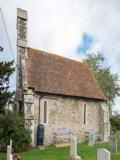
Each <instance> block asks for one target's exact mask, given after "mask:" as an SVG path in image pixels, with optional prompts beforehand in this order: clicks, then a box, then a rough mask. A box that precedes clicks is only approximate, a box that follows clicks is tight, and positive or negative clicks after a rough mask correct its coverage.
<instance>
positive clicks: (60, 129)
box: [16, 9, 110, 146]
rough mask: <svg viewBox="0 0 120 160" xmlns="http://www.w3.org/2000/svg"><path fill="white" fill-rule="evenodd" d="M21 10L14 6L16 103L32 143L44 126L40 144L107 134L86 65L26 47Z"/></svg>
mask: <svg viewBox="0 0 120 160" xmlns="http://www.w3.org/2000/svg"><path fill="white" fill-rule="evenodd" d="M27 19H28V17H27V12H26V11H24V10H22V9H17V83H16V84H17V86H16V93H17V94H16V95H17V105H18V111H19V112H23V113H24V116H25V125H26V127H27V128H29V129H30V130H31V137H32V145H33V146H36V145H37V129H38V126H39V125H40V124H41V125H43V126H44V145H50V144H54V143H61V142H62V143H63V142H68V141H69V137H70V135H74V136H75V137H77V141H78V142H84V141H86V140H87V135H88V134H89V132H90V131H91V130H92V131H94V134H95V140H96V141H97V140H101V141H107V140H108V137H109V135H110V122H109V108H108V106H107V103H106V100H107V98H106V97H105V95H104V93H103V92H102V90H101V88H100V86H99V84H98V82H97V80H96V79H95V77H94V75H93V73H92V72H91V71H90V69H89V67H88V65H87V64H84V63H82V62H79V61H75V60H72V59H68V58H65V57H62V56H58V55H55V54H52V53H48V52H45V51H41V50H37V49H33V48H30V47H28V46H27Z"/></svg>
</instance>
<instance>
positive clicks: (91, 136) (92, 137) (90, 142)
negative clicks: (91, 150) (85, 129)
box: [88, 130, 95, 146]
mask: <svg viewBox="0 0 120 160" xmlns="http://www.w3.org/2000/svg"><path fill="white" fill-rule="evenodd" d="M94 141H95V132H94V130H90V131H89V136H88V145H89V146H93V145H94Z"/></svg>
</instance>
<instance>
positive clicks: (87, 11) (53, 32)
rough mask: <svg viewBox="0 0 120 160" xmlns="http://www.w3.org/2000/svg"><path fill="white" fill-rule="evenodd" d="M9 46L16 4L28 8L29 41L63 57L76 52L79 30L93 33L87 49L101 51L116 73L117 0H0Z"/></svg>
mask: <svg viewBox="0 0 120 160" xmlns="http://www.w3.org/2000/svg"><path fill="white" fill-rule="evenodd" d="M0 6H1V7H2V9H3V11H4V13H5V19H6V23H7V26H8V31H9V34H10V38H11V41H12V46H13V48H14V51H15V48H16V29H15V27H16V14H15V13H16V7H21V8H23V9H27V10H28V15H29V21H28V45H29V46H30V47H33V48H38V49H43V50H48V51H51V52H55V53H57V54H61V55H64V56H66V57H72V58H75V59H80V57H78V55H76V54H75V52H76V48H77V47H78V46H79V45H80V43H81V42H82V34H83V33H84V32H87V33H88V34H90V35H91V36H93V37H94V40H95V41H94V44H93V45H92V48H91V49H90V50H89V52H96V51H98V50H99V51H102V52H104V54H105V57H106V58H107V59H108V61H109V64H110V65H111V67H112V71H113V72H114V73H116V72H117V73H119V75H120V71H119V67H120V64H119V61H118V57H120V1H119V0H101V1H100V0H92V1H91V0H31V1H24V0H20V1H17V0H11V1H9V0H1V2H0Z"/></svg>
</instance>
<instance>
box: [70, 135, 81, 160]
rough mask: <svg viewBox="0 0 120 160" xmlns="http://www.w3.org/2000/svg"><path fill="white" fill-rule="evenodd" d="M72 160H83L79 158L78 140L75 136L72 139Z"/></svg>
mask: <svg viewBox="0 0 120 160" xmlns="http://www.w3.org/2000/svg"><path fill="white" fill-rule="evenodd" d="M70 159H71V160H81V158H80V157H79V156H77V139H76V137H74V136H71V137H70Z"/></svg>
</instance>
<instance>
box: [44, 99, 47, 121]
mask: <svg viewBox="0 0 120 160" xmlns="http://www.w3.org/2000/svg"><path fill="white" fill-rule="evenodd" d="M43 123H47V102H46V101H44V115H43Z"/></svg>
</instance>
